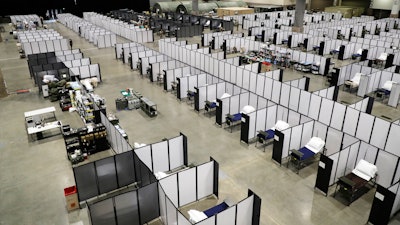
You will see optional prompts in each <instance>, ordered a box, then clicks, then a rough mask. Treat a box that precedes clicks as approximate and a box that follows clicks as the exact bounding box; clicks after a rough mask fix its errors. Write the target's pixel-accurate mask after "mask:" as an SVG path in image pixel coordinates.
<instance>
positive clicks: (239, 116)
mask: <svg viewBox="0 0 400 225" xmlns="http://www.w3.org/2000/svg"><path fill="white" fill-rule="evenodd" d="M240 119H242V114H241V113H236V114H233V115H232V118H230V120H231V121H232V122H234V121H239V120H240Z"/></svg>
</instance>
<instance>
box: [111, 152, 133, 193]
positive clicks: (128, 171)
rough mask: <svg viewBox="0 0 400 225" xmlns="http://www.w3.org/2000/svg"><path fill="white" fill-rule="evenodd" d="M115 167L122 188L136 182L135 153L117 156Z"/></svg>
mask: <svg viewBox="0 0 400 225" xmlns="http://www.w3.org/2000/svg"><path fill="white" fill-rule="evenodd" d="M115 166H116V168H117V177H118V184H119V186H120V187H123V186H126V185H128V184H132V183H134V182H136V176H135V165H134V161H133V151H128V152H124V153H122V154H118V155H115Z"/></svg>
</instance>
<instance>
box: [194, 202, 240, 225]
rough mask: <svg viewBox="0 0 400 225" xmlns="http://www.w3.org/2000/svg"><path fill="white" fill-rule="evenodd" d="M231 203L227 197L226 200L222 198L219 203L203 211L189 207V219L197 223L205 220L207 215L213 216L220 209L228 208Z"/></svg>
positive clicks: (220, 210)
mask: <svg viewBox="0 0 400 225" xmlns="http://www.w3.org/2000/svg"><path fill="white" fill-rule="evenodd" d="M232 205H233V203H232V202H231V201H230V200H229V199H228V200H224V201H223V202H221V203H220V204H218V205H216V206H213V207H211V208H209V209H206V210H204V211H198V210H195V209H190V210H189V211H188V214H189V217H190V218H189V220H190V222H192V223H197V222H199V221H201V220H205V219H207V218H209V217H212V216H214V215H215V214H218V213H220V212H222V211H224V210H225V209H227V208H229V207H230V206H232Z"/></svg>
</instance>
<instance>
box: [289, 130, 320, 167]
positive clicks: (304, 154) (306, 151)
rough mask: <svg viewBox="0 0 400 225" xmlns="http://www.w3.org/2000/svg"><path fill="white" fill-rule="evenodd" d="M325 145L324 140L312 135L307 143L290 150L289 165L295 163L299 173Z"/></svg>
mask: <svg viewBox="0 0 400 225" xmlns="http://www.w3.org/2000/svg"><path fill="white" fill-rule="evenodd" d="M324 147H325V141H324V140H322V139H321V138H319V137H312V138H311V139H310V140H309V141H308V142H307V144H306V145H305V146H304V147H302V148H300V149H299V150H296V149H292V150H290V152H289V153H290V154H289V161H288V164H287V167H289V164H293V165H294V167H295V170H296V173H299V170H300V169H301V168H303V167H305V166H307V164H309V163H311V162H312V161H313V159H315V158H316V157H317V156H318V155H319V154H320V153H321V151H323V149H324Z"/></svg>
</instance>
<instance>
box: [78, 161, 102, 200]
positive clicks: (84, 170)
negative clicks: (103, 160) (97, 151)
mask: <svg viewBox="0 0 400 225" xmlns="http://www.w3.org/2000/svg"><path fill="white" fill-rule="evenodd" d="M74 176H75V183H76V187H77V189H78V197H79V201H83V200H86V199H89V198H92V197H95V196H97V195H98V194H99V192H98V189H97V180H96V170H95V167H94V163H88V164H85V165H82V166H79V167H75V168H74Z"/></svg>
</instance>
